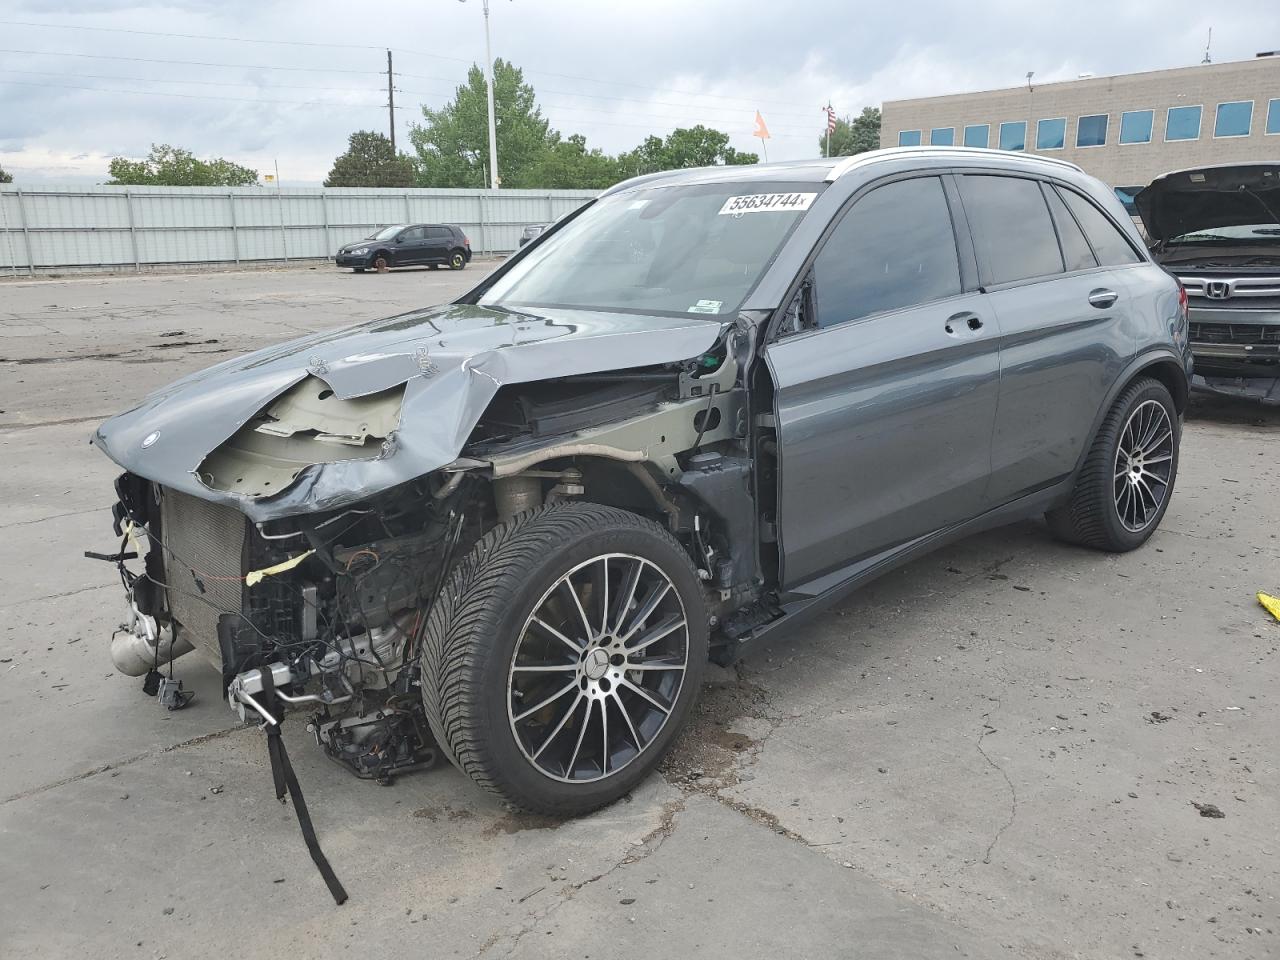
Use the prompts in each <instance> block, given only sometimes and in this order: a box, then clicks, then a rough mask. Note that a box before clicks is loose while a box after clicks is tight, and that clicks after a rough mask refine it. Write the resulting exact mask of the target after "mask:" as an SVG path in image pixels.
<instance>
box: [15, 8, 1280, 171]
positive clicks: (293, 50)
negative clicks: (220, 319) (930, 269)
mask: <svg viewBox="0 0 1280 960" xmlns="http://www.w3.org/2000/svg"><path fill="white" fill-rule="evenodd" d="M1228 10H1229V11H1230V13H1229V14H1228V13H1227V11H1228ZM492 25H493V48H494V55H495V56H501V57H505V58H507V59H510V60H512V61H513V62H514V63H516V64H517V65H519V66H520V67H522V68H523V69H524V70H525V76H526V79H527V80H529V81H530V82H531V83H532V84H533V86H534V89H535V90H536V91H537V93H538V97H539V101H540V102H541V105H542V107H543V110H544V112H545V114H546V115H547V116H548V117H549V118H550V120H551V122H552V124H553V125H554V126H555V127H556V128H557V129H559V130H560V131H561V132H562V133H564V134H566V135H567V134H570V133H583V134H585V135H586V137H587V139H588V142H589V143H590V144H591V145H592V146H599V147H602V148H604V149H605V150H607V151H610V152H616V151H618V150H623V149H627V148H629V147H631V146H633V145H634V144H636V143H637V142H638V141H640V140H641V139H643V138H644V136H646V135H647V134H649V133H665V132H667V131H669V130H671V129H672V128H673V127H676V126H688V125H692V124H694V123H705V124H708V125H712V126H716V127H719V128H720V129H723V130H726V131H728V132H730V133H731V134H732V135H733V142H734V144H735V145H736V146H738V147H740V148H743V149H755V148H756V146H757V145H758V141H754V140H752V139H751V129H752V120H753V118H754V113H755V110H756V109H759V110H760V111H761V113H762V114H763V115H764V117H765V119H766V121H767V123H768V125H769V128H770V130H771V132H772V134H773V139H772V140H770V141H769V157H770V159H789V158H795V157H804V156H811V155H814V154H815V153H816V152H817V141H816V136H817V133H818V131H819V130H820V129H821V126H822V117H821V115H820V113H819V111H820V108H821V106H822V105H823V104H824V103H826V101H827V100H828V98H830V99H831V101H832V102H833V103H834V105H835V106H836V108H837V110H838V111H839V112H840V113H841V114H845V113H856V112H857V111H858V110H859V109H861V108H862V107H863V106H866V105H878V104H879V103H880V102H881V101H883V100H890V99H898V98H903V97H914V96H924V95H929V94H941V93H954V92H960V91H965V90H979V89H990V88H995V87H1007V86H1015V85H1018V84H1020V83H1022V82H1023V78H1024V76H1025V75H1026V72H1027V71H1028V70H1034V71H1035V74H1036V79H1037V80H1038V81H1042V82H1043V81H1049V80H1057V79H1070V78H1072V77H1075V76H1076V75H1078V74H1080V73H1084V72H1091V73H1094V74H1097V75H1104V74H1110V73H1126V72H1130V71H1137V70H1151V69H1159V68H1164V67H1174V66H1184V65H1189V64H1195V63H1198V62H1200V59H1201V56H1202V55H1203V51H1204V45H1205V38H1206V35H1207V34H1208V31H1209V28H1210V27H1212V28H1213V57H1214V60H1215V61H1224V60H1238V59H1246V58H1249V57H1252V56H1253V55H1254V54H1255V53H1256V52H1257V51H1259V50H1263V49H1272V48H1280V3H1277V2H1276V0H1235V2H1232V3H1230V4H1209V3H1204V2H1201V0H1197V2H1190V0H1159V2H1157V0H1108V2H1095V0H1073V2H1072V3H1070V4H1066V3H1053V4H1036V3H1032V2H1029V0H975V2H970V3H964V4H959V3H955V2H953V0H930V2H916V0H898V2H895V3H865V2H864V3H854V2H848V0H845V2H840V0H794V2H790V3H781V4H780V3H775V2H771V0H770V2H765V0H572V2H571V0H492ZM89 28H94V29H89ZM178 35H185V36H178ZM278 41H288V42H287V43H282V42H278ZM387 46H390V47H391V48H392V49H393V50H394V52H395V67H396V72H397V74H399V75H398V76H397V78H396V87H397V89H398V91H399V92H398V93H397V94H396V104H397V108H398V109H397V133H398V136H400V137H404V138H405V143H407V131H408V126H409V123H410V122H411V121H412V120H413V119H414V118H417V117H419V116H420V107H421V105H422V104H427V105H430V106H439V105H440V104H442V103H444V102H445V101H447V100H448V99H450V97H451V94H452V91H453V89H454V87H455V86H456V85H457V84H458V83H459V82H460V81H461V78H462V77H463V75H464V73H465V71H466V68H467V65H468V64H469V63H470V62H472V61H473V60H474V61H477V62H478V61H481V60H482V59H483V57H484V32H483V15H482V11H481V0H467V2H465V3H460V2H458V0H413V2H401V0H377V2H375V3H368V2H353V0H346V2H336V0H307V2H273V0H268V2H253V3H249V2H245V0H218V2H215V0H188V2H181V0H180V2H174V3H167V4H166V3H163V2H157V3H155V4H151V5H134V4H131V3H128V2H124V0H41V2H34V0H0V166H3V167H4V168H5V169H6V170H9V171H10V172H12V173H14V174H15V175H16V176H17V177H18V178H19V179H21V180H24V181H36V180H40V181H46V182H49V181H80V182H83V181H90V182H93V181H99V180H104V179H106V168H107V162H108V159H109V158H110V157H112V156H115V155H124V156H131V157H139V156H142V155H144V154H145V153H146V152H147V150H148V148H149V146H150V144H151V143H152V142H153V141H154V142H166V143H172V144H176V145H180V146H184V147H187V148H188V149H191V150H194V151H195V152H196V153H197V154H198V155H201V156H208V155H220V156H225V157H227V158H229V159H232V160H235V161H237V162H239V163H243V164H245V165H248V166H251V167H254V168H257V169H258V170H260V171H262V172H268V171H270V170H271V168H272V164H273V163H274V162H277V161H278V163H279V166H280V173H281V179H282V181H283V182H284V183H285V184H297V185H315V184H318V183H319V182H320V181H321V180H322V179H323V178H324V176H325V174H326V173H327V171H328V169H329V166H330V164H331V163H332V160H333V157H334V156H335V155H336V154H338V153H340V152H341V151H342V150H343V149H344V148H345V143H346V137H347V135H348V134H349V133H350V132H351V131H353V130H356V129H361V128H367V129H377V130H385V129H386V125H387V112H386V109H385V106H384V104H385V98H386V89H385V87H386V78H385V75H381V74H380V71H383V70H385V67H386V54H385V52H384V50H385V48H386V47H387Z"/></svg>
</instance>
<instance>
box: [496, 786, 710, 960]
mask: <svg viewBox="0 0 1280 960" xmlns="http://www.w3.org/2000/svg"><path fill="white" fill-rule="evenodd" d="M685 803H686V800H685V799H684V798H683V797H682V798H680V799H679V800H670V801H668V802H667V803H664V804H663V805H662V816H661V817H660V818H659V821H658V825H657V826H656V827H654V828H653V829H652V830H650V831H649V832H648V833H647V834H645V835H644V837H643V838H641V840H640V843H639V845H638V846H637V847H636V849H634V850H630V851H628V852H627V855H626V856H624V857H623V858H622V859H621V860H619V861H618V862H617V863H615V864H614V865H613V866H611V867H609V869H608V870H604V871H602V872H601V873H597V874H596V875H595V876H594V877H588V878H587V879H586V880H579V881H578V882H576V883H570V884H566V885H565V886H563V887H561V888H560V890H559V897H558V899H556V900H555V901H554V902H552V903H551V904H550V905H549V906H548V907H547V908H546V909H545V910H542V911H540V912H539V913H537V914H535V915H534V916H533V917H532V918H531V919H530V920H529V921H528V922H527V923H526V924H524V926H522V927H521V928H520V929H519V930H517V931H516V932H515V933H514V934H510V935H509V936H510V940H511V943H510V945H509V946H508V948H507V950H506V951H505V952H504V953H503V954H502V957H503V958H506V957H510V956H511V955H512V954H514V953H515V951H516V948H517V947H519V946H520V941H521V940H522V939H523V938H524V937H526V936H527V935H528V934H530V933H532V932H533V931H534V930H536V929H537V928H538V926H539V924H541V923H542V921H543V920H545V919H547V917H549V916H551V915H552V914H553V913H555V912H556V911H557V910H559V909H560V908H561V907H563V906H564V905H565V904H566V903H569V902H570V901H571V900H573V899H574V897H576V896H577V895H578V893H579V891H581V890H584V889H586V888H587V887H589V886H591V885H592V884H595V883H599V882H600V881H601V880H604V879H606V878H608V877H610V876H612V875H613V874H614V873H615V872H616V871H618V870H621V869H623V868H624V867H629V866H631V865H632V864H636V863H639V862H640V861H642V860H647V859H649V858H650V857H651V856H653V855H654V854H655V853H657V852H658V851H659V850H660V849H662V845H663V844H664V843H666V842H667V840H668V838H670V836H671V835H672V834H673V833H675V831H676V816H677V814H679V813H681V812H682V811H683V810H684V807H685ZM503 939H504V937H503V936H501V935H493V936H491V937H490V938H489V939H488V940H486V941H485V942H484V943H483V944H481V946H480V949H479V950H478V951H476V953H474V954H472V960H479V958H480V957H483V956H484V955H485V954H486V953H488V952H489V951H490V950H491V949H493V947H495V946H496V945H497V944H498V943H500V942H501V941H502V940H503Z"/></svg>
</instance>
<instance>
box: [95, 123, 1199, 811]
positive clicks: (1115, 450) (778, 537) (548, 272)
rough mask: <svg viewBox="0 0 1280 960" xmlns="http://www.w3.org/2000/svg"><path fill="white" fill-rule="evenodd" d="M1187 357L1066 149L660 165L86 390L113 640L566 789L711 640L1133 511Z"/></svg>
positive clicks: (408, 749) (248, 709) (1092, 535)
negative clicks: (933, 553)
mask: <svg viewBox="0 0 1280 960" xmlns="http://www.w3.org/2000/svg"><path fill="white" fill-rule="evenodd" d="M1189 373H1190V356H1189V353H1188V349H1187V317H1186V299H1185V297H1184V296H1183V294H1182V292H1181V290H1180V288H1179V285H1178V284H1177V282H1176V281H1175V280H1174V279H1173V278H1172V277H1171V276H1169V275H1168V274H1167V273H1165V272H1164V271H1163V270H1162V269H1161V268H1160V267H1158V266H1156V265H1155V264H1154V263H1152V262H1151V260H1150V259H1149V257H1148V255H1147V253H1146V252H1145V250H1144V249H1143V246H1142V243H1141V241H1140V239H1139V237H1138V236H1137V234H1136V233H1135V232H1134V229H1133V226H1132V224H1131V223H1130V221H1129V218H1128V217H1127V216H1126V215H1125V212H1124V210H1123V209H1122V208H1121V207H1120V205H1119V203H1118V202H1117V201H1116V200H1115V198H1114V197H1113V196H1112V195H1111V193H1110V191H1109V190H1107V188H1106V187H1104V186H1103V185H1102V184H1100V183H1099V182H1098V181H1096V180H1094V179H1093V178H1091V177H1088V176H1086V175H1085V174H1083V173H1081V171H1080V170H1079V169H1078V168H1076V167H1074V166H1072V165H1070V164H1066V163H1062V162H1058V161H1052V160H1048V159H1041V158H1036V157H1030V156H1019V155H1012V154H1007V153H999V152H996V151H981V150H964V149H949V148H918V149H899V150H886V151H879V152H875V153H868V154H863V155H861V156H858V157H855V158H851V159H843V160H814V161H805V162H797V163H780V164H770V165H763V166H754V167H716V168H710V169H703V170H686V171H677V172H671V173H662V174H656V175H652V176H646V177H641V178H638V179H635V180H630V181H627V182H625V183H622V184H620V185H618V186H616V187H614V188H612V189H611V190H608V191H606V192H605V193H604V194H603V195H601V196H600V197H598V198H597V199H596V200H594V201H593V202H591V203H589V204H587V205H585V206H584V207H582V208H581V209H580V210H578V211H577V212H576V213H575V214H573V215H571V216H569V217H566V218H565V219H563V220H562V221H560V222H558V223H556V224H555V225H554V226H552V227H550V228H549V229H548V230H547V231H546V232H545V233H544V234H542V235H541V236H539V237H537V238H536V239H535V240H533V241H532V242H531V243H530V244H528V245H527V246H525V247H524V248H523V249H522V250H521V251H520V252H519V253H518V254H516V255H514V256H512V257H511V258H510V259H509V260H508V261H507V262H506V263H505V264H503V265H502V266H501V267H499V268H498V269H497V270H495V271H494V272H493V273H492V274H490V275H489V276H488V277H487V278H485V280H484V281H483V282H482V283H480V285H479V286H477V287H476V288H475V289H474V290H472V291H471V292H470V293H468V294H466V295H465V296H463V297H461V298H459V299H458V300H457V301H455V302H453V303H450V304H447V305H444V306H438V307H431V308H429V309H423V310H418V311H414V312H411V313H406V314H403V315H401V316H396V317H391V318H390V319H385V320H378V321H374V322H371V323H365V324H362V325H360V326H357V327H354V328H351V329H347V330H342V331H337V332H327V333H322V334H318V335H314V336H309V337H306V338H303V339H301V340H297V341H294V342H292V343H287V344H283V345H281V346H276V347H271V348H269V349H265V350H261V351H259V352H257V353H254V354H251V355H249V356H246V357H241V358H239V359H234V360H230V361H228V362H226V363H222V364H220V365H218V366H215V367H212V368H210V369H208V370H205V371H204V372H201V373H198V374H195V375H193V376H189V377H187V378H185V379H183V380H180V381H178V382H177V383H175V384H173V385H172V386H169V387H167V388H165V389H163V390H160V391H159V392H157V393H155V394H152V395H151V396H149V397H147V398H146V399H145V400H143V401H142V402H141V403H140V404H139V405H138V406H137V407H135V408H134V409H132V410H130V411H129V412H127V413H123V414H121V415H119V416H117V417H114V418H113V419H111V420H108V421H107V422H106V423H104V424H103V425H102V426H101V427H100V428H99V429H98V430H97V432H96V433H95V434H94V436H93V443H94V444H96V445H97V446H98V447H99V448H100V449H101V450H102V451H103V452H104V453H105V454H106V455H107V456H109V457H110V458H111V459H113V460H114V461H115V462H116V463H118V464H119V465H120V466H121V467H123V468H124V470H125V471H126V472H125V473H124V474H123V475H122V476H121V477H120V479H119V481H118V483H117V492H118V498H119V504H118V505H117V506H116V508H115V512H116V521H117V531H116V532H117V535H118V536H119V538H120V542H121V546H120V550H119V552H118V553H114V554H109V555H105V559H108V560H110V561H111V562H112V563H114V564H116V565H117V566H118V567H119V572H120V574H121V577H122V579H123V582H124V584H125V587H126V590H127V602H128V609H129V619H130V623H131V624H132V629H131V631H130V632H128V633H127V634H125V635H122V636H119V637H117V638H116V639H115V641H114V647H113V653H114V656H115V659H116V663H117V665H118V666H119V667H120V668H121V669H122V670H124V671H125V672H128V673H132V674H134V675H139V676H140V675H142V674H144V673H148V671H150V672H151V676H152V679H153V680H154V681H157V682H159V678H158V677H157V676H156V671H157V670H158V669H159V668H160V666H161V665H163V664H165V663H167V662H168V661H169V660H171V659H172V658H175V657H178V656H181V655H183V654H185V653H187V652H190V651H193V650H194V651H198V652H199V654H200V655H201V656H202V657H204V658H207V659H208V660H209V661H211V662H212V663H213V664H215V665H216V666H217V667H218V668H219V669H220V670H221V671H222V677H223V682H224V685H225V688H226V692H227V696H228V698H229V701H230V703H231V706H232V707H233V708H234V709H236V710H238V711H239V712H240V713H241V715H242V716H244V717H246V718H248V719H250V720H253V721H256V722H259V723H261V724H262V725H263V727H264V729H265V730H266V732H267V733H268V734H269V735H275V737H276V741H275V742H276V743H277V744H278V742H279V741H278V731H279V724H280V721H281V720H282V719H283V715H284V712H285V711H286V710H293V711H303V712H305V714H306V715H307V718H308V722H309V728H310V729H311V730H312V731H313V732H314V734H315V737H316V739H317V741H318V743H319V745H320V747H321V748H323V750H324V751H325V752H326V753H327V754H328V755H329V756H330V757H332V758H333V759H335V760H337V761H339V762H340V763H341V764H343V765H345V766H346V767H348V768H349V769H350V770H352V771H354V772H355V773H356V774H358V775H360V776H362V777H367V778H370V779H375V780H380V781H384V782H385V781H387V780H389V779H391V778H393V777H395V776H396V775H398V774H400V773H402V772H404V771H406V770H409V769H413V768H417V767H422V766H426V765H429V764H430V763H431V762H432V761H433V760H434V759H435V758H436V756H437V755H440V756H444V757H447V758H448V759H449V760H450V761H452V762H453V763H454V764H456V765H457V766H458V767H459V768H460V769H461V770H462V771H464V772H465V773H466V774H467V775H468V776H470V777H471V778H472V779H473V780H475V781H476V783H478V784H480V785H481V786H483V787H485V788H487V789H488V790H491V791H493V792H495V793H496V794H498V795H500V796H501V797H503V798H505V799H506V800H508V801H510V802H512V803H514V804H516V805H518V806H520V807H523V808H526V809H528V810H533V811H539V812H542V813H546V814H554V815H573V814H580V813H584V812H586V811H589V810H592V809H594V808H596V807H599V806H601V805H602V804H605V803H608V802H610V801H612V800H614V799H616V798H618V797H619V796H621V795H622V794H624V793H625V792H627V791H628V790H630V789H631V788H633V787H634V786H635V785H636V784H637V783H638V782H639V781H640V780H641V779H642V778H643V777H644V776H645V775H646V774H647V773H649V772H650V771H651V770H652V769H653V768H654V766H655V764H656V763H657V762H658V761H659V759H660V758H661V756H662V755H663V753H664V751H665V750H666V749H667V748H668V747H669V746H670V744H671V742H672V740H673V738H674V737H675V736H676V735H677V733H678V732H679V730H680V727H681V724H682V723H683V722H684V721H685V719H686V717H687V716H688V715H689V711H690V707H691V705H692V704H693V702H694V699H695V698H696V697H697V695H698V690H699V685H700V681H701V677H702V673H703V666H704V664H705V663H706V661H707V660H708V659H709V658H710V659H712V660H715V661H719V662H722V663H727V662H730V661H732V660H733V659H734V658H736V657H737V656H739V655H740V654H741V652H742V651H743V650H745V649H747V648H748V647H749V646H750V645H751V644H753V643H757V642H759V641H760V640H761V639H762V638H764V637H771V638H773V639H777V637H778V635H779V633H785V632H790V631H791V630H792V629H793V627H794V626H795V625H796V624H798V623H799V622H800V621H801V620H802V618H804V617H805V616H808V615H812V614H813V613H815V612H817V611H819V610H822V609H823V608H824V607H826V606H827V605H829V604H830V603H832V602H833V601H834V600H836V599H838V598H840V597H842V596H843V595H844V594H846V593H847V592H848V591H849V590H850V589H852V588H854V587H856V586H858V585H859V584H862V583H865V582H867V581H868V580H870V579H872V578H874V577H876V576H879V575H880V574H883V573H885V572H886V571H888V570H890V569H892V568H893V567H895V566H897V565H899V564H901V563H903V562H905V561H907V560H909V559H911V558H912V557H916V556H919V555H920V554H922V553H923V552H925V551H927V550H930V549H933V548H935V547H937V546H938V545H940V544H942V543H945V542H947V541H950V540H952V539H954V538H956V537H959V536H963V535H966V534H970V533H973V532H974V531H978V530H982V529H986V528H990V527H993V526H996V525H999V524H1004V523H1008V522H1010V521H1014V520H1019V519H1022V518H1027V517H1039V516H1041V515H1044V516H1046V517H1047V518H1048V526H1049V529H1050V530H1051V531H1052V532H1053V533H1054V534H1055V535H1057V536H1059V537H1061V538H1064V539H1066V540H1069V541H1072V542H1075V543H1079V544H1083V545H1087V546H1090V547H1095V548H1099V549H1103V550H1112V551H1122V550H1130V549H1133V548H1135V547H1138V546H1139V545H1141V544H1142V543H1143V542H1144V541H1145V540H1146V539H1147V538H1148V537H1149V536H1150V535H1151V533H1152V531H1153V530H1154V529H1155V527H1156V525H1157V524H1159V522H1160V519H1161V517H1162V516H1163V514H1164V512H1165V510H1166V508H1167V507H1168V505H1169V500H1170V496H1171V494H1172V491H1173V486H1174V480H1175V477H1176V474H1177V468H1178V442H1179V436H1180V418H1181V413H1182V410H1183V405H1184V404H1185V403H1186V398H1187V383H1188V376H1189ZM163 683H164V684H165V685H166V687H165V689H166V691H167V695H168V697H169V700H170V702H172V701H173V699H174V698H175V697H178V696H180V693H179V692H177V691H175V690H174V689H173V688H172V684H173V683H176V681H170V680H164V681H163ZM276 749H277V751H279V750H282V747H277V748H276ZM272 756H273V760H274V761H276V762H277V766H279V765H280V757H279V756H278V755H277V753H273V755H272ZM284 775H285V779H288V770H287V761H284ZM283 782H284V780H278V781H277V789H278V790H279V791H283V789H284V786H281V785H280V784H282V783H283Z"/></svg>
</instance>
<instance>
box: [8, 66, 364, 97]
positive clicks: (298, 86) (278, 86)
mask: <svg viewBox="0 0 1280 960" xmlns="http://www.w3.org/2000/svg"><path fill="white" fill-rule="evenodd" d="M0 73H21V74H23V75H29V76H33V77H62V78H63V79H66V80H123V81H125V82H126V83H182V84H188V85H190V84H195V85H197V86H204V87H253V88H255V89H261V88H262V87H264V86H266V84H263V83H259V82H245V81H236V80H179V79H177V78H175V77H124V76H121V75H120V74H118V73H71V74H69V73H66V72H62V71H56V70H13V69H10V68H9V67H0ZM5 82H11V81H5ZM270 86H271V89H272V90H327V91H340V92H343V93H377V92H378V91H376V90H363V89H362V90H353V89H352V88H351V87H316V86H312V85H311V84H309V83H292V84H290V83H275V82H274V81H273V82H272V83H271V85H270Z"/></svg>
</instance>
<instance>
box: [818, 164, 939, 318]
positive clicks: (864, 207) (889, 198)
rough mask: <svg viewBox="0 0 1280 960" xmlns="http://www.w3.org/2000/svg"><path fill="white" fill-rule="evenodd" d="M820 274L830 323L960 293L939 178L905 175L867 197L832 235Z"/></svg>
mask: <svg viewBox="0 0 1280 960" xmlns="http://www.w3.org/2000/svg"><path fill="white" fill-rule="evenodd" d="M814 273H815V281H816V283H815V285H816V288H817V292H816V303H817V308H818V323H819V324H820V325H821V326H824V327H827V326H830V325H831V324H833V323H843V322H844V321H846V320H856V319H857V318H858V317H865V316H866V315H867V314H870V313H878V312H879V311H881V310H895V309H899V308H901V307H909V306H912V305H913V304H917V303H927V302H928V301H930V300H938V299H940V298H942V297H949V296H952V295H954V294H957V293H959V292H960V265H959V262H958V261H957V259H956V243H955V237H954V235H953V234H952V230H951V214H950V212H949V211H948V209H947V200H946V197H945V195H944V194H943V191H942V183H941V181H939V180H938V178H937V177H921V178H919V179H915V180H901V181H899V182H898V183H890V184H887V185H886V186H883V187H877V188H876V189H874V190H872V191H871V192H870V193H868V194H867V195H866V196H864V197H862V198H861V199H860V200H858V201H857V202H856V203H855V204H854V205H853V207H852V209H850V210H849V212H848V213H847V214H846V215H845V217H844V219H843V220H841V221H840V223H839V224H838V225H837V226H836V228H835V230H834V232H832V234H831V236H830V237H828V238H827V242H826V243H825V244H824V245H823V247H822V252H821V253H819V254H818V259H817V262H816V263H815V265H814Z"/></svg>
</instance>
